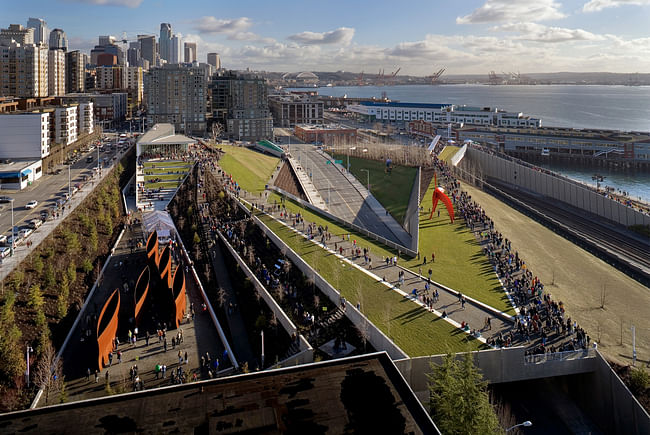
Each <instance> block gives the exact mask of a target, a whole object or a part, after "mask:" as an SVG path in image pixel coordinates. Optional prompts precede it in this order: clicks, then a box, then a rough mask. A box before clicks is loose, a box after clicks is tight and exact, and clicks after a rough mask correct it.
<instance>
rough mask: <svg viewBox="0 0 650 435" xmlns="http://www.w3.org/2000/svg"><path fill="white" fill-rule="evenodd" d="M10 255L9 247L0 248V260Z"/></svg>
mask: <svg viewBox="0 0 650 435" xmlns="http://www.w3.org/2000/svg"><path fill="white" fill-rule="evenodd" d="M9 254H11V247H9V246H3V247H2V248H0V258H7V257H8V256H9Z"/></svg>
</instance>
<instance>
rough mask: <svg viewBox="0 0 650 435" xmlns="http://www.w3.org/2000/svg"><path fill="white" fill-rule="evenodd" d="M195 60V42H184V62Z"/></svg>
mask: <svg viewBox="0 0 650 435" xmlns="http://www.w3.org/2000/svg"><path fill="white" fill-rule="evenodd" d="M194 61H196V42H186V43H185V63H192V62H194Z"/></svg>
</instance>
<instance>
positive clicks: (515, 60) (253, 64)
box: [0, 0, 650, 75]
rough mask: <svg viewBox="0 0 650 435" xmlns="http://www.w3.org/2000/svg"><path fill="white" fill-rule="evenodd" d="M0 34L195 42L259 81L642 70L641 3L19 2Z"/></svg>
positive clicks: (5, 10)
mask: <svg viewBox="0 0 650 435" xmlns="http://www.w3.org/2000/svg"><path fill="white" fill-rule="evenodd" d="M7 3H9V4H8V5H4V6H3V7H2V14H1V15H0V26H1V27H7V26H8V25H9V24H12V23H19V24H23V25H25V24H26V22H27V18H28V17H38V18H43V19H45V20H46V21H47V23H48V26H49V27H50V29H52V28H55V27H58V28H62V29H63V30H65V32H66V33H67V35H68V39H69V40H70V48H71V49H81V50H84V51H89V50H90V49H91V48H92V46H93V45H94V44H96V41H97V36H98V35H115V36H117V37H118V38H119V37H121V35H122V34H123V32H126V33H127V37H128V38H134V37H135V35H136V34H138V33H153V34H159V29H160V23H161V22H169V23H171V24H172V30H173V31H174V33H180V34H182V35H183V38H184V39H185V40H188V41H193V42H197V44H198V52H199V60H202V61H205V55H206V54H207V53H208V52H212V51H216V52H218V53H220V54H221V56H222V62H223V64H224V66H226V67H228V68H237V69H239V68H246V67H250V68H251V69H259V70H270V71H303V70H314V71H326V70H330V71H335V70H346V71H361V70H364V71H366V72H373V73H374V72H376V71H378V70H379V69H380V68H383V69H385V70H386V71H394V70H396V69H397V68H398V67H401V68H402V73H407V74H417V75H424V74H430V73H431V72H432V71H434V70H437V69H439V68H442V67H446V68H447V72H448V73H449V74H453V73H477V74H485V73H487V72H488V71H490V70H495V71H497V72H500V71H521V72H522V73H530V72H556V71H577V72H579V71H611V72H650V0H464V1H459V2H453V1H438V0H428V1H424V0H407V1H404V2H398V1H395V0H393V1H385V0H375V1H368V0H347V1H342V0H330V1H313V0H302V1H294V0H288V1H285V0H276V1H268V0H264V1H262V0H258V1H253V0H239V1H234V2H232V1H230V2H216V1H214V0H186V1H183V0H25V1H23V2H15V1H14V2H7Z"/></svg>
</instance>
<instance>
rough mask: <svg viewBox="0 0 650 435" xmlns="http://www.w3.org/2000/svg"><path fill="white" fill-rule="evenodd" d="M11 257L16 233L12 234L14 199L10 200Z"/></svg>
mask: <svg viewBox="0 0 650 435" xmlns="http://www.w3.org/2000/svg"><path fill="white" fill-rule="evenodd" d="M9 202H11V256H12V257H13V256H14V247H15V246H16V233H15V232H14V199H13V198H11V200H10V201H9Z"/></svg>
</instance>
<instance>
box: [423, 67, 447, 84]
mask: <svg viewBox="0 0 650 435" xmlns="http://www.w3.org/2000/svg"><path fill="white" fill-rule="evenodd" d="M446 70H447V68H440V69H439V70H438V71H436V72H434V73H433V74H431V75H430V76H428V77H426V78H427V79H429V80H431V84H432V85H437V84H438V83H439V80H440V77H441V76H442V74H443V73H444V72H445V71H446Z"/></svg>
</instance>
